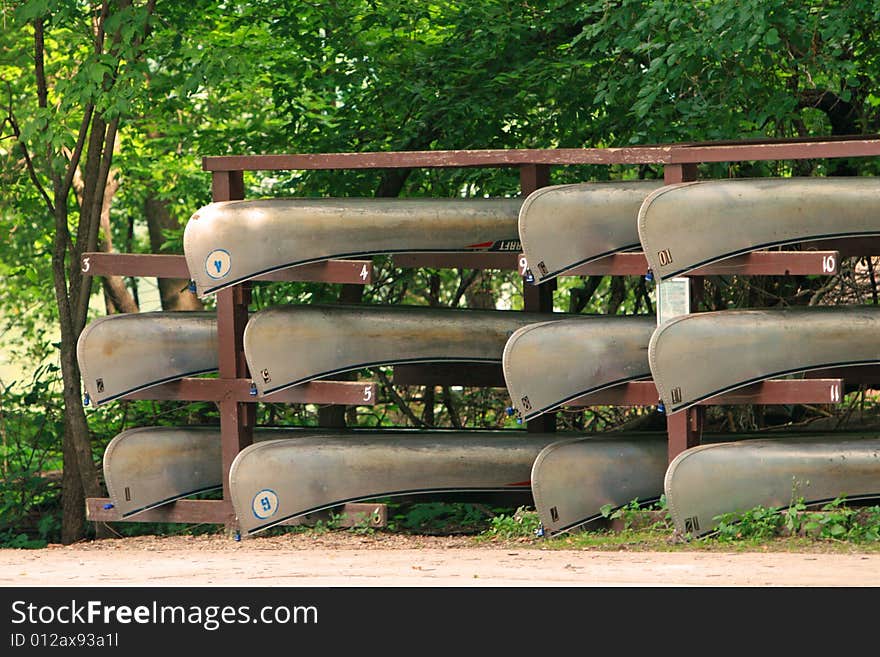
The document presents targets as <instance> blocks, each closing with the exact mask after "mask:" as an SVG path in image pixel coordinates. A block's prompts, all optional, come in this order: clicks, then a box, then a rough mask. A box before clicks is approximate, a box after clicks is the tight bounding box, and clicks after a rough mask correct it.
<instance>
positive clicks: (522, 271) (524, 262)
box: [519, 256, 529, 276]
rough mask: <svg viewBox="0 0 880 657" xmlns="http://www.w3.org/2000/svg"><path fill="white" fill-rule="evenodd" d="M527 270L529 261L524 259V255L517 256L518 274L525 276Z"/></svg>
mask: <svg viewBox="0 0 880 657" xmlns="http://www.w3.org/2000/svg"><path fill="white" fill-rule="evenodd" d="M528 270H529V263H528V261H527V260H526V257H525V256H520V257H519V273H520V276H525V275H526V272H527V271H528Z"/></svg>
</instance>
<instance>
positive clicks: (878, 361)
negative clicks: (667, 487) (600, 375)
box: [654, 356, 880, 414]
mask: <svg viewBox="0 0 880 657" xmlns="http://www.w3.org/2000/svg"><path fill="white" fill-rule="evenodd" d="M878 364H880V356H878V357H877V358H876V359H872V360H863V361H838V362H833V363H825V364H822V365H811V366H809V367H796V368H793V369H787V370H780V371H778V372H772V373H770V374H766V375H761V376H758V377H753V378H751V379H749V380H747V381H744V382H739V383H735V384H732V385H729V386H725V387H723V388H720V389H719V390H716V391H713V392H710V393H706V394H704V395H701V396H700V397H697V398H695V399H694V400H692V401H689V402H687V403H682V404H678V405H675V404H669V405H668V406H667V407H666V408H667V411H666V412H667V414H672V413H678V412H679V411H684V410H687V409H688V408H691V407H692V406H696V405H698V404H699V403H700V402H702V401H705V400H706V399H710V398H712V397H715V396H717V395H722V394H724V393H727V392H731V391H733V390H738V389H739V388H744V387H746V386H749V385H752V384H753V383H760V382H762V381H767V380H768V379H772V378H774V377H778V376H786V375H788V374H798V373H800V372H812V371H815V370H824V369H828V368H831V367H860V366H864V365H878ZM654 385H655V386H657V391H658V392H660V393H661V394H660V397H661V398H663V399H665V398H666V395H665V393H664V392H663V391H661V387H660V385H659V384H658V383H657V381H656V379H655V381H654ZM664 403H665V402H664Z"/></svg>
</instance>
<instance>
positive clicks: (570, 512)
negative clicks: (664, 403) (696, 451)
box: [531, 434, 668, 535]
mask: <svg viewBox="0 0 880 657" xmlns="http://www.w3.org/2000/svg"><path fill="white" fill-rule="evenodd" d="M667 463H668V461H667V440H666V434H646V435H644V436H637V435H633V434H627V435H621V436H618V437H614V436H613V434H597V435H596V436H590V437H584V438H575V439H569V440H562V441H559V442H555V443H553V444H551V445H548V446H547V447H546V448H544V449H543V450H542V451H541V453H540V454H539V455H538V457H537V458H536V459H535V463H534V466H533V467H532V477H531V478H532V495H533V496H534V498H535V508H536V510H537V512H538V518H539V519H540V521H541V525H542V526H543V527H544V531H545V532H546V533H547V534H549V535H554V534H559V533H562V532H567V531H573V530H577V529H584V528H586V527H587V526H588V525H589V524H590V523H592V522H594V521H596V520H599V519H601V518H603V517H604V516H603V514H602V508H603V507H606V505H607V507H610V508H611V509H618V508H620V507H622V506H625V505H627V504H629V503H630V502H633V501H634V500H638V502H639V503H640V504H644V503H647V502H651V501H655V500H657V499H659V498H660V496H661V495H662V494H663V475H664V474H665V472H666V466H667Z"/></svg>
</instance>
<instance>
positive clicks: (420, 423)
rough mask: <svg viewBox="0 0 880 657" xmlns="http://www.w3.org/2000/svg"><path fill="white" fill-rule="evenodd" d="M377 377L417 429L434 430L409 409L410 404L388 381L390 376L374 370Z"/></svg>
mask: <svg viewBox="0 0 880 657" xmlns="http://www.w3.org/2000/svg"><path fill="white" fill-rule="evenodd" d="M374 371H375V372H376V375H377V376H378V377H379V380H380V381H381V382H382V385H383V386H385V389H386V390H388V394H389V395H391V399H392V400H394V403H395V404H396V405H397V407H398V408H399V409H400V411H401V413H403V414H404V415H406V416H407V417H408V418H409V419H410V420H412V422H413V423H414V424H415V425H416V426H417V427H425V428H428V429H430V428H432V427H431V425H429V424H427V423H425V422H423V421H422V419H421V418H420V417H418V416H417V415H416V414H415V413H413V411H412V409H411V408H410V407H409V404H407V403H406V401H404V399H403V397H401V396H400V395H399V394H398V393H397V391H396V390H395V389H394V386H393V385H392V384H391V381H389V380H388V375H387V374H385V372H383V371H382V370H379V369H377V370H374Z"/></svg>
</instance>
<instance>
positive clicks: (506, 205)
mask: <svg viewBox="0 0 880 657" xmlns="http://www.w3.org/2000/svg"><path fill="white" fill-rule="evenodd" d="M521 205H522V201H521V200H520V199H438V198H420V199H377V198H361V199H353V198H350V199H346V198H297V199H290V198H274V199H256V200H246V201H226V202H218V203H211V204H209V205H207V206H205V207H202V208H200V209H199V210H198V211H197V212H196V213H195V214H193V216H192V217H191V218H190V220H189V221H188V222H187V224H186V227H185V229H184V235H183V249H184V254H185V256H186V261H187V266H188V268H189V271H190V276H192V279H193V281H195V284H196V292H197V294H198V295H199V296H206V295H208V294H211V293H213V292H216V291H217V290H220V289H222V288H224V287H228V286H230V285H234V284H235V283H240V282H241V281H244V280H248V279H250V278H253V277H255V276H257V275H260V274H264V273H268V272H272V271H276V270H278V269H283V268H285V267H291V266H294V265H300V264H305V263H308V262H316V261H319V260H327V259H331V258H348V257H354V256H367V255H374V254H383V253H407V252H447V251H464V252H467V251H486V250H511V251H518V250H519V248H520V244H519V238H518V235H517V217H518V214H519V208H520V206H521Z"/></svg>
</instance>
